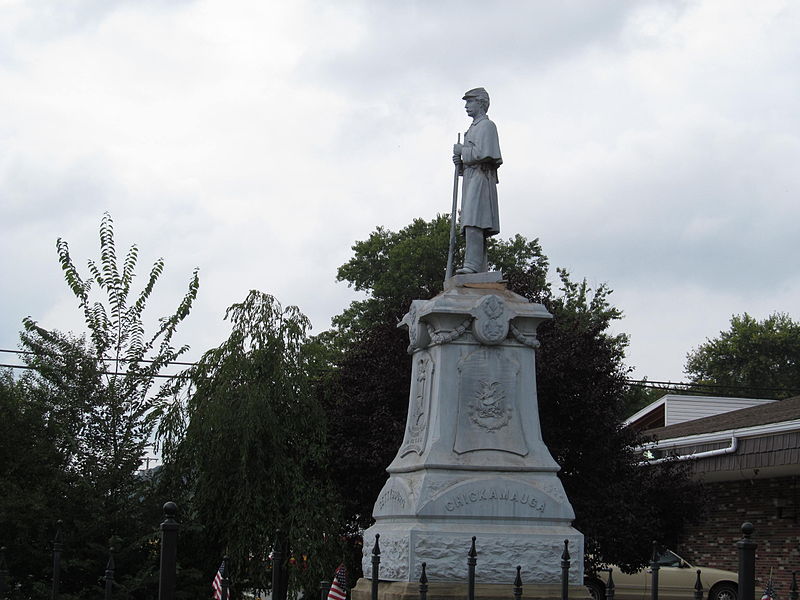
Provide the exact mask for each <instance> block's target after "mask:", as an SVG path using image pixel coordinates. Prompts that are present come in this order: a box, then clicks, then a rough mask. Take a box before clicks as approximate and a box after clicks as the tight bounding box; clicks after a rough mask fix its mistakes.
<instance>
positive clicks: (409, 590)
mask: <svg viewBox="0 0 800 600" xmlns="http://www.w3.org/2000/svg"><path fill="white" fill-rule="evenodd" d="M350 594H351V599H352V600H370V599H371V598H372V581H371V580H369V579H367V578H366V577H363V578H361V579H359V580H358V582H357V583H356V586H355V587H354V588H353V589H352V590H350ZM466 596H467V583H466V573H465V575H464V583H451V582H430V583H428V598H435V599H436V600H464V598H466ZM513 597H514V584H513V580H512V581H511V582H510V583H508V584H499V583H498V584H493V583H476V584H475V598H476V599H478V600H509V598H513ZM522 597H523V598H525V600H561V585H554V584H535V583H525V582H524V581H523V582H522ZM569 597H570V599H571V600H586V599H587V598H589V592H588V591H587V589H586V588H585V587H584V586H582V585H571V586H569ZM378 598H379V600H419V583H412V582H406V581H379V582H378Z"/></svg>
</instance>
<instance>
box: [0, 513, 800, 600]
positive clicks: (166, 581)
mask: <svg viewBox="0 0 800 600" xmlns="http://www.w3.org/2000/svg"><path fill="white" fill-rule="evenodd" d="M177 513H178V507H177V506H176V505H175V503H174V502H167V503H166V504H165V505H164V521H163V522H162V523H161V557H160V569H159V586H158V598H159V600H174V599H175V587H176V575H177V548H178V530H179V524H178V521H177ZM60 525H61V522H60V521H59V526H58V528H57V529H56V535H55V537H54V540H53V571H52V586H51V600H57V599H58V597H59V584H60V572H61V552H62V551H63V542H62V541H61V527H60ZM753 531H754V528H753V525H752V524H750V523H745V524H744V525H742V539H740V540H739V541H738V542H736V548H737V552H738V557H739V570H738V592H737V594H738V597H737V599H736V600H756V597H755V582H756V580H755V567H756V560H755V558H756V548H757V547H758V544H757V543H756V542H755V541H754V540H753V539H752V535H753ZM277 539H278V540H281V539H282V538H281V536H280V532H278V535H277ZM476 541H477V538H476V537H474V536H473V538H472V543H471V544H470V547H469V550H468V551H467V553H466V578H467V582H466V596H467V600H475V580H476V574H477V573H478V551H477V545H476ZM379 542H380V535H376V536H375V545H374V547H373V549H372V573H371V600H378V596H379V582H380V563H381V550H380V543H379ZM284 545H285V544H281V543H280V542H279V543H277V544H276V546H275V549H274V551H273V569H272V600H286V598H287V591H288V576H287V575H288V573H287V569H286V565H285V562H286V561H285V560H284ZM658 549H659V544H658V543H657V542H653V556H652V560H651V563H650V574H651V586H650V600H658V592H659V571H660V569H661V565H660V564H659V560H658V556H659V552H658ZM6 552H7V549H6V548H5V547H0V600H7V599H10V598H11V597H12V593H13V591H14V590H13V589H12V588H13V586H11V585H10V584H9V581H10V574H9V571H8V567H7V563H6ZM227 563H228V558H227V557H224V559H223V562H222V566H221V568H220V595H221V597H222V600H230V598H231V590H232V585H231V582H230V580H229V579H228V569H227ZM421 567H422V569H421V574H420V577H419V600H427V598H428V588H429V585H428V584H429V582H428V576H427V564H426V563H424V562H423V563H422V565H421ZM570 567H571V557H570V553H569V542H568V541H567V540H564V550H563V552H562V554H561V600H569V588H570V586H569V575H570ZM114 569H115V564H114V549H113V548H110V549H109V557H108V564H107V565H106V570H105V575H104V576H103V577H102V580H104V582H105V593H104V598H105V600H112V598H113V593H114ZM606 571H607V572H608V577H607V580H606V581H605V583H604V589H603V592H604V594H602V595H600V594H598V593H596V591H595V593H594V594H592V596H593V600H604V598H603V597H602V596H604V597H605V600H614V598H615V594H616V585H615V583H614V573H613V570H612V569H607V570H606ZM521 572H522V566H521V565H518V566H517V567H516V577H515V578H514V580H513V582H510V586H509V589H510V592H511V594H510V595H511V596H512V597H513V598H514V600H521V599H522V598H523V597H524V585H523V581H522V575H521ZM329 589H330V582H327V581H323V582H321V583H320V600H325V599H326V598H327V595H328V591H329ZM346 592H347V596H348V598H349V597H350V590H349V589H347V590H346ZM589 595H590V594H589V592H588V591H587V593H586V594H581V596H580V597H581V598H586V597H588V596H589ZM704 598H705V590H704V589H703V579H702V570H701V569H698V570H697V578H696V581H695V585H694V591H693V600H704ZM687 600H689V598H688V596H687ZM762 600H763V599H762ZM788 600H800V599H799V598H798V587H797V573H796V571H792V583H791V586H790V589H789V594H788Z"/></svg>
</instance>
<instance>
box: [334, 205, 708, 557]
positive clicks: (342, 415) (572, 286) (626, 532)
mask: <svg viewBox="0 0 800 600" xmlns="http://www.w3.org/2000/svg"><path fill="white" fill-rule="evenodd" d="M417 243H419V244H420V245H421V246H422V248H423V249H424V250H423V251H424V256H426V257H428V259H427V260H428V262H424V263H421V262H420V260H421V259H420V258H419V257H418V256H417V255H415V254H414V252H415V250H414V248H415V245H416V244H417ZM447 243H448V228H447V217H446V216H439V217H437V218H436V219H434V220H433V221H431V222H427V223H426V222H424V221H420V220H416V221H414V222H413V223H412V224H411V225H409V226H408V227H406V228H404V229H402V230H401V231H399V232H391V231H387V230H385V229H382V228H381V229H378V230H376V231H375V232H373V233H372V234H371V235H370V237H369V238H368V239H367V240H366V241H364V242H357V243H356V244H355V245H354V247H353V249H354V256H353V258H351V260H350V261H348V263H346V264H345V265H343V266H342V267H341V268H340V270H339V279H340V280H347V281H349V282H351V283H352V285H353V286H354V287H356V288H357V289H359V290H362V291H366V292H368V293H369V295H368V297H367V298H366V299H363V300H358V301H355V302H353V303H352V304H351V305H350V307H349V308H348V309H347V310H346V311H344V312H343V313H342V314H341V315H339V317H337V318H336V319H335V320H334V324H335V326H336V328H337V329H336V331H335V332H334V335H335V334H336V333H338V334H340V335H341V338H340V340H341V343H340V344H339V345H337V344H335V343H331V341H330V339H328V340H326V341H327V343H328V348H329V349H330V351H331V355H332V356H333V357H334V358H333V359H332V360H333V362H334V363H335V364H336V368H335V369H333V370H332V371H331V373H330V375H329V377H327V378H326V379H325V380H324V382H323V383H322V384H321V386H320V388H319V392H320V394H321V396H322V398H323V401H324V404H325V407H326V411H327V412H328V415H329V421H331V422H336V423H337V424H338V427H336V428H330V429H329V431H328V436H329V445H330V447H331V448H336V449H337V451H344V452H345V453H346V456H347V457H348V460H347V461H346V462H344V461H342V462H341V463H338V464H337V463H334V464H332V466H331V469H332V472H333V474H334V475H335V476H334V480H335V481H336V482H337V484H338V485H339V486H340V491H341V494H342V495H343V496H345V502H346V504H345V510H346V514H347V516H348V518H349V519H350V522H351V523H352V524H353V526H362V527H363V526H366V525H368V524H369V523H370V522H371V511H372V505H373V503H374V501H375V498H376V497H377V494H378V492H379V491H380V487H381V486H382V484H383V483H384V482H385V480H386V474H385V472H384V469H385V468H386V466H387V465H388V464H389V462H391V460H392V458H393V457H394V454H395V452H396V450H397V448H398V447H399V445H400V443H401V441H402V435H403V429H404V426H405V416H406V410H407V405H408V394H409V383H410V382H409V376H410V358H409V357H408V355H407V353H406V347H407V345H408V342H407V334H406V332H405V331H403V330H399V329H397V327H396V323H397V322H398V321H399V320H400V318H401V317H402V315H403V314H404V313H405V312H406V311H407V310H408V307H409V304H410V301H411V300H412V299H413V298H430V297H432V296H434V295H435V294H436V293H438V292H439V291H441V289H442V279H443V274H444V267H445V262H446V252H447ZM489 260H490V263H491V264H492V265H493V267H494V268H496V269H499V270H502V271H503V273H504V274H505V276H506V279H507V280H508V282H509V289H511V290H512V291H514V292H516V293H518V294H521V295H523V296H524V297H526V298H528V299H529V300H531V301H534V302H541V303H543V304H544V305H545V306H546V307H547V308H548V309H549V310H550V312H551V313H553V315H554V319H552V320H551V321H548V322H545V323H543V324H542V325H541V326H540V328H539V339H540V341H541V348H540V349H539V350H538V351H537V370H536V373H537V385H538V395H539V407H540V417H541V423H542V433H543V437H544V440H545V442H546V443H547V445H548V447H549V448H550V451H551V453H552V454H553V457H554V458H555V459H556V460H557V461H558V463H559V464H560V466H561V473H560V477H561V479H562V481H563V482H564V485H565V488H566V490H567V493H568V495H569V497H570V499H571V501H572V503H573V506H574V508H575V511H576V515H577V518H576V522H575V525H576V527H577V528H578V529H579V530H581V531H582V532H583V533H584V534H585V535H586V542H587V544H586V546H587V550H588V551H589V552H590V553H591V554H592V555H593V556H594V557H601V556H602V557H603V558H605V559H607V560H609V561H613V562H615V563H617V564H619V565H621V566H623V567H627V568H635V567H638V566H641V565H642V564H643V563H644V561H645V560H646V559H647V557H648V548H649V544H650V541H651V540H652V539H654V538H664V539H666V538H667V537H668V535H669V534H676V533H677V532H678V531H679V530H680V527H681V525H682V522H683V520H684V519H689V518H691V517H692V516H693V515H696V514H697V513H698V506H697V494H696V493H693V492H694V487H693V485H692V484H691V483H690V482H689V480H688V477H687V475H686V473H685V471H684V470H683V467H682V466H678V465H675V464H666V465H661V466H658V467H652V468H648V469H643V468H641V467H640V466H639V456H638V455H637V452H636V446H637V444H638V443H639V441H640V440H639V439H638V438H637V437H636V434H635V433H634V432H631V431H629V430H627V429H623V428H622V427H621V421H622V418H623V414H624V408H625V402H624V395H625V392H626V387H627V383H626V377H627V375H628V370H627V369H626V367H625V366H624V364H623V359H624V350H625V347H626V345H627V341H628V340H627V336H625V335H624V334H612V333H610V332H609V328H610V326H611V324H612V323H613V322H614V321H616V320H618V319H620V318H621V312H620V311H619V310H618V309H617V308H615V307H614V306H612V305H611V303H610V301H609V296H610V294H611V290H610V289H609V288H608V287H606V286H605V285H601V286H599V287H598V288H596V289H592V288H590V286H589V285H588V284H587V282H586V281H585V280H584V281H580V282H576V281H573V280H572V279H571V277H570V275H569V273H567V272H566V271H565V270H563V269H559V270H557V274H558V281H559V286H558V289H557V290H555V291H554V290H553V288H552V286H551V285H550V283H549V282H548V275H547V274H548V268H549V264H548V260H547V258H546V256H544V254H543V253H542V250H541V247H540V245H539V243H538V240H532V241H529V240H526V239H525V238H524V237H523V236H519V235H518V236H515V237H514V238H512V239H509V240H497V239H494V238H493V239H492V240H491V243H490V246H489ZM329 335H331V334H329ZM667 480H668V481H670V485H669V486H665V485H664V482H665V481H667ZM348 490H349V495H348V494H347V493H346V492H347V491H348ZM354 490H357V492H358V493H353V491H354ZM671 503H672V504H674V505H675V506H680V507H682V508H685V509H686V510H682V511H681V512H680V513H678V514H672V513H673V512H674V511H673V510H672V508H671V507H670V504H671ZM588 566H589V567H590V568H591V567H593V566H594V564H593V563H591V564H589V565H588Z"/></svg>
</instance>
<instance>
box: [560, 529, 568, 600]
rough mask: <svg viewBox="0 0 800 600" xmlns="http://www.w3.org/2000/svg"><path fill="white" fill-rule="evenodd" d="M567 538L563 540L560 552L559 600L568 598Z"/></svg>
mask: <svg viewBox="0 0 800 600" xmlns="http://www.w3.org/2000/svg"><path fill="white" fill-rule="evenodd" d="M569 559H570V556H569V540H564V552H562V553H561V600H569V564H570V561H569Z"/></svg>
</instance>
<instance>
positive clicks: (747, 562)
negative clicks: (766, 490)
mask: <svg viewBox="0 0 800 600" xmlns="http://www.w3.org/2000/svg"><path fill="white" fill-rule="evenodd" d="M754 530H755V528H754V527H753V524H752V523H744V524H743V525H742V536H743V537H742V539H740V540H739V541H738V542H736V548H737V549H738V551H739V600H755V595H756V548H757V547H758V544H757V543H756V542H754V541H753V540H752V539H750V536H751V535H753V531H754Z"/></svg>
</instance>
